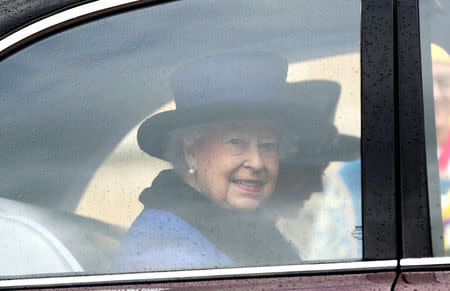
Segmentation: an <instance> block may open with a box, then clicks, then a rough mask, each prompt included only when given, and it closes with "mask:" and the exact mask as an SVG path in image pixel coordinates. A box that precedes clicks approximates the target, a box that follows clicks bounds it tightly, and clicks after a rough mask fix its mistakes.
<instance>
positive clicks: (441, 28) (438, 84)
mask: <svg viewBox="0 0 450 291" xmlns="http://www.w3.org/2000/svg"><path fill="white" fill-rule="evenodd" d="M420 9H421V11H423V12H422V13H421V14H420V15H421V18H420V23H421V26H420V30H421V49H422V76H423V95H424V96H423V98H424V112H425V136H426V145H427V172H428V191H429V200H430V218H431V227H432V240H433V254H434V256H444V255H445V256H448V255H450V228H449V223H450V216H449V214H450V212H449V210H450V208H449V206H450V204H449V203H450V200H449V198H450V196H449V195H450V194H449V193H448V192H449V190H450V176H449V173H450V172H449V168H450V167H449V163H448V162H449V157H450V156H449V149H450V148H449V138H450V135H449V132H450V131H449V129H450V123H449V120H450V119H449V118H450V57H449V54H448V52H449V51H450V38H449V36H448V33H447V32H446V29H445V27H447V26H448V25H449V24H450V9H449V6H448V3H447V2H445V1H433V2H430V3H423V4H421V5H420Z"/></svg>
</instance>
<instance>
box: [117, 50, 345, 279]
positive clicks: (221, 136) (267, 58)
mask: <svg viewBox="0 0 450 291" xmlns="http://www.w3.org/2000/svg"><path fill="white" fill-rule="evenodd" d="M286 74H287V62H286V61H285V60H284V59H282V58H280V57H276V56H273V55H268V54H261V53H256V54H255V53H254V54H248V55H242V54H241V55H223V56H215V57H211V58H205V59H202V60H200V61H195V62H191V63H187V64H184V65H182V66H180V67H179V68H178V69H177V70H176V72H175V73H174V74H173V76H172V88H173V90H174V96H175V102H176V106H177V109H176V110H173V111H166V112H162V113H159V114H156V115H154V116H152V117H150V118H148V119H147V120H146V121H145V122H143V124H142V125H141V126H140V128H139V130H138V143H139V146H140V147H141V149H142V150H143V151H144V152H146V153H147V154H149V155H151V156H154V157H157V158H161V159H165V160H168V161H170V162H171V163H172V165H173V167H174V169H173V170H166V171H163V172H161V173H160V174H159V175H158V177H157V178H156V179H155V180H154V181H153V183H152V186H151V187H150V188H148V189H146V190H144V191H143V193H142V194H141V196H140V201H141V202H142V203H143V204H144V210H143V211H142V213H141V214H140V215H139V216H138V218H137V219H136V220H135V222H134V223H133V225H132V226H131V228H130V230H129V231H128V233H127V235H126V237H125V238H124V240H123V241H122V243H121V245H120V246H119V248H118V250H117V253H116V256H115V259H114V262H113V269H114V270H116V271H137V270H167V269H183V268H205V267H225V266H261V265H278V264H284V265H285V264H296V263H297V264H298V263H300V262H301V259H300V257H299V256H298V252H297V250H296V249H295V247H294V246H293V245H292V244H291V243H290V242H289V241H287V240H286V239H285V238H284V237H283V235H282V234H281V233H280V232H279V231H278V230H277V228H276V227H275V226H274V224H273V220H272V218H271V217H269V216H267V215H266V214H265V212H264V211H263V208H264V207H262V206H263V205H264V204H265V202H266V201H268V200H269V198H270V197H271V195H272V194H273V193H274V190H275V187H276V184H277V178H278V174H279V167H280V161H283V160H286V159H289V158H291V157H292V156H293V155H295V154H296V153H297V152H298V149H299V145H300V144H301V143H299V137H298V133H299V132H302V131H305V129H306V130H307V131H308V130H309V132H310V133H309V134H308V136H309V137H308V138H307V139H308V142H310V143H324V140H323V138H321V137H323V136H328V137H330V136H333V137H336V136H337V135H336V132H335V130H334V131H333V129H334V127H333V126H332V125H330V124H329V123H328V120H326V118H322V119H321V120H318V117H317V112H313V111H309V112H308V110H305V108H303V107H301V106H299V105H294V104H291V103H288V102H286V100H285V99H284V97H286V84H285V78H286ZM307 123H308V124H307ZM319 128H320V129H321V130H322V133H312V132H314V131H315V129H316V130H317V129H319ZM330 130H331V131H330ZM305 132H306V131H305ZM329 132H333V133H334V135H330V134H329ZM300 139H301V136H300ZM304 152H305V153H306V152H307V150H305V151H304ZM324 154H325V155H326V153H324Z"/></svg>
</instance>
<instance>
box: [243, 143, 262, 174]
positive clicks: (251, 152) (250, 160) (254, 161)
mask: <svg viewBox="0 0 450 291" xmlns="http://www.w3.org/2000/svg"><path fill="white" fill-rule="evenodd" d="M245 159H246V160H245V162H244V166H245V167H247V168H252V169H253V170H254V171H259V170H261V169H262V168H263V167H264V159H263V157H262V156H261V153H260V151H259V148H258V143H257V142H251V143H250V144H249V147H248V150H247V152H246V155H245Z"/></svg>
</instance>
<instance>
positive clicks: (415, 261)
mask: <svg viewBox="0 0 450 291" xmlns="http://www.w3.org/2000/svg"><path fill="white" fill-rule="evenodd" d="M440 265H450V257H434V258H408V259H401V260H400V267H422V266H440Z"/></svg>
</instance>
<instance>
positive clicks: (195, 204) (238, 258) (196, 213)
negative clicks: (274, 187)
mask: <svg viewBox="0 0 450 291" xmlns="http://www.w3.org/2000/svg"><path fill="white" fill-rule="evenodd" d="M139 200H140V201H141V202H142V203H143V204H144V207H145V208H144V209H160V210H165V211H168V212H170V213H172V214H174V215H176V216H178V217H180V218H182V219H183V220H185V221H186V222H187V223H188V224H190V225H191V226H193V227H194V228H196V229H197V230H198V231H199V232H200V233H201V234H202V235H203V236H205V237H206V238H207V239H208V240H209V241H210V242H211V243H212V244H214V245H215V246H216V247H217V248H218V249H220V250H221V251H222V252H223V253H225V254H226V255H227V256H228V257H229V258H230V259H231V260H233V262H234V265H235V266H266V265H288V264H299V263H301V259H300V257H299V256H298V254H297V252H296V250H295V249H294V247H293V246H292V245H291V244H290V243H289V242H288V241H286V240H285V239H284V237H283V236H282V235H281V233H280V232H279V231H278V230H277V228H276V227H275V226H274V225H273V223H272V221H271V220H270V219H269V218H268V217H266V216H265V215H264V214H263V213H262V211H260V210H256V211H249V212H242V211H233V210H227V209H223V208H221V207H220V206H218V205H217V204H216V203H215V202H213V201H211V200H210V199H207V198H206V197H205V196H204V195H202V194H201V193H199V192H198V191H196V190H195V189H193V188H192V187H190V186H188V185H187V184H185V183H184V181H183V180H182V179H181V178H180V177H178V176H177V175H176V174H175V173H174V172H173V171H172V170H165V171H162V172H161V173H160V174H159V175H158V177H156V179H155V180H154V181H153V184H152V187H150V188H147V189H145V190H144V191H143V192H142V193H141V195H140V197H139Z"/></svg>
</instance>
